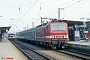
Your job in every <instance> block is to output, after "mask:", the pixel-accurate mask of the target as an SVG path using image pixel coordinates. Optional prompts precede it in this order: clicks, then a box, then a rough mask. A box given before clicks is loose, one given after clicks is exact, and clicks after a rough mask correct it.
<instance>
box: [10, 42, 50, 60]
mask: <svg viewBox="0 0 90 60" xmlns="http://www.w3.org/2000/svg"><path fill="white" fill-rule="evenodd" d="M11 42H12V43H13V44H14V45H15V46H16V47H17V48H18V49H19V50H20V51H22V52H23V53H24V54H25V55H26V56H27V57H28V59H29V60H51V59H50V58H48V57H46V56H44V55H42V54H40V53H38V52H36V51H35V50H33V49H31V48H30V47H28V46H26V45H24V44H22V43H19V42H15V41H11Z"/></svg>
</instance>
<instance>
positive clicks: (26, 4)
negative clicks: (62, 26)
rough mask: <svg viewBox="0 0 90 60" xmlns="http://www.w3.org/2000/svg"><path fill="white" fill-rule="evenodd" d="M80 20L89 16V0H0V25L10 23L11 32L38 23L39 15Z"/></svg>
mask: <svg viewBox="0 0 90 60" xmlns="http://www.w3.org/2000/svg"><path fill="white" fill-rule="evenodd" d="M58 8H64V10H62V9H61V10H60V18H61V19H62V18H64V19H67V20H74V19H76V20H80V18H82V17H84V18H88V17H90V0H0V26H9V25H11V26H12V27H11V29H10V31H11V32H16V31H21V30H24V29H26V28H31V27H32V22H34V26H37V25H40V17H41V16H42V17H44V18H58Z"/></svg>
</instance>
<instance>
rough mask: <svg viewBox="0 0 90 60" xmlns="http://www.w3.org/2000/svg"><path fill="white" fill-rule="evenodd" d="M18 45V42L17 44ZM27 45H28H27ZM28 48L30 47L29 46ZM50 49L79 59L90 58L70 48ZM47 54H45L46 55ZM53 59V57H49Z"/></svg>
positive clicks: (89, 59)
mask: <svg viewBox="0 0 90 60" xmlns="http://www.w3.org/2000/svg"><path fill="white" fill-rule="evenodd" d="M21 43H22V42H21ZM19 45H20V44H19ZM23 45H24V44H23ZM28 47H29V46H28ZM29 48H30V47H29ZM50 51H54V53H55V54H58V52H59V53H64V54H66V55H69V56H72V57H73V58H74V57H75V58H79V59H80V60H90V57H89V56H86V55H82V54H78V53H76V52H73V51H71V50H68V49H67V50H50ZM46 56H47V55H46ZM46 60H50V59H46ZM51 60H53V59H51Z"/></svg>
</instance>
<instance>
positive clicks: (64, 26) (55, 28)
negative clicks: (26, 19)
mask: <svg viewBox="0 0 90 60" xmlns="http://www.w3.org/2000/svg"><path fill="white" fill-rule="evenodd" d="M51 30H66V25H64V24H58V25H51Z"/></svg>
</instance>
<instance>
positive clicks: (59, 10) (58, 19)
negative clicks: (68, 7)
mask: <svg viewBox="0 0 90 60" xmlns="http://www.w3.org/2000/svg"><path fill="white" fill-rule="evenodd" d="M60 10H64V8H58V20H61V18H60Z"/></svg>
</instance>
